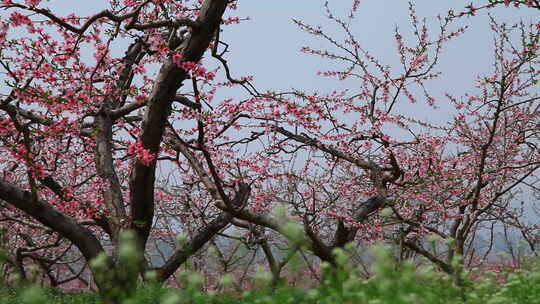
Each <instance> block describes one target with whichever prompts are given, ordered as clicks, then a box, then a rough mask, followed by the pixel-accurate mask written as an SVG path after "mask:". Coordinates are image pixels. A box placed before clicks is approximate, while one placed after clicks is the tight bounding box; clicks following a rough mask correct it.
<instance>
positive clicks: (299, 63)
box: [0, 0, 538, 120]
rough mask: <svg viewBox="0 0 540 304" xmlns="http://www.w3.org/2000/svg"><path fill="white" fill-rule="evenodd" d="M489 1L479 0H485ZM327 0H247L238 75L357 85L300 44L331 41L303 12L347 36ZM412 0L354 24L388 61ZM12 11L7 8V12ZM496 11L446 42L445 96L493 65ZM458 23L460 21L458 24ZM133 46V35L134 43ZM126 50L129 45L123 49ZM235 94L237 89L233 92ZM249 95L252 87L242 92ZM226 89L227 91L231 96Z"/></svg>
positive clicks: (67, 4)
mask: <svg viewBox="0 0 540 304" xmlns="http://www.w3.org/2000/svg"><path fill="white" fill-rule="evenodd" d="M106 2H107V1H106V0H92V1H73V0H46V1H43V2H42V4H41V5H42V6H49V7H50V8H51V9H52V10H53V11H54V12H58V13H59V14H64V15H65V14H68V13H75V14H76V15H91V14H93V13H96V12H98V11H101V10H103V9H104V8H106V6H105V3H106ZM413 2H414V5H415V7H416V10H417V15H418V17H419V18H420V19H421V18H426V20H427V23H428V24H431V25H432V27H431V28H432V29H433V34H436V33H437V27H438V20H437V19H436V16H437V15H442V16H446V14H447V12H448V10H449V9H453V10H454V11H462V10H464V7H465V6H467V5H468V4H469V3H470V2H471V1H470V0H468V1H464V0H436V1H433V0H417V1H413ZM484 2H487V1H476V3H484ZM351 3H352V0H333V1H329V6H330V8H331V9H332V11H333V12H334V13H335V15H337V16H346V15H347V13H348V9H349V7H350V5H351ZM323 4H324V0H273V1H262V0H239V1H238V10H236V11H232V12H230V13H229V14H232V15H236V16H240V17H241V18H249V20H246V21H244V22H241V23H240V24H238V25H231V26H227V27H224V31H223V33H222V34H221V38H222V40H224V41H226V42H227V43H229V44H230V53H229V54H228V58H227V60H228V61H229V64H230V66H231V68H232V72H233V76H242V75H253V76H255V80H254V83H255V84H256V86H257V88H258V89H260V90H261V91H265V90H290V89H292V88H295V89H303V90H306V91H319V92H330V91H332V90H334V89H336V88H338V89H343V88H349V87H351V86H352V87H353V88H354V83H339V82H337V81H335V80H333V79H329V78H323V77H320V76H317V75H316V73H317V72H318V71H321V70H325V69H328V68H329V67H330V68H331V67H332V66H334V65H333V63H332V62H329V61H325V60H323V59H320V58H318V57H315V56H312V55H307V54H303V53H301V52H300V48H301V47H303V46H307V45H309V46H312V47H316V48H322V49H324V48H326V47H328V44H326V43H324V41H322V40H320V39H314V38H313V37H312V36H310V35H309V34H307V33H305V32H302V31H301V30H300V29H299V28H298V27H297V26H296V25H294V23H293V22H292V20H293V18H294V19H299V20H302V21H304V22H305V23H308V24H312V25H320V26H322V27H323V28H325V29H328V30H329V32H330V33H334V32H335V34H336V37H340V35H341V34H342V32H340V31H339V30H337V28H336V27H335V26H334V25H333V24H331V23H330V22H329V21H328V20H327V19H326V18H325V17H324V15H325V11H324V8H323ZM408 6H409V2H408V1H405V0H363V1H362V2H361V5H360V7H359V11H358V13H357V18H356V19H355V21H354V23H353V26H352V29H353V33H354V34H355V36H356V38H357V39H358V40H359V41H360V43H361V44H362V46H363V47H364V48H365V49H367V50H368V51H370V52H371V53H372V54H374V55H376V56H377V57H378V58H380V59H381V61H382V62H383V63H386V64H390V65H396V64H397V63H399V61H398V60H399V59H398V56H397V52H396V44H395V41H394V38H393V37H394V28H395V27H396V26H398V27H399V28H400V30H401V32H402V35H403V36H404V37H405V39H407V38H408V37H409V38H410V37H411V36H410V35H411V34H412V30H411V23H410V21H409V17H408V14H409V11H408ZM490 12H491V13H492V14H493V15H494V16H495V17H496V18H497V19H498V20H507V21H509V22H516V21H519V20H520V18H521V19H523V20H524V21H525V22H528V21H536V22H537V21H538V20H537V19H538V12H537V11H536V10H532V9H521V10H518V9H514V8H504V7H500V8H499V9H494V10H491V11H490ZM2 14H5V13H4V12H0V15H2ZM488 21H489V20H488V16H487V14H486V12H485V11H484V12H481V13H480V14H478V16H475V17H473V18H462V19H461V20H459V22H457V23H456V25H459V26H462V25H469V29H468V30H467V32H466V33H465V35H463V36H461V37H459V38H458V39H457V40H455V41H452V42H450V43H448V44H447V45H446V48H445V49H444V51H443V54H442V55H443V56H442V57H441V60H440V65H439V70H440V71H443V72H444V74H443V77H442V78H441V79H439V80H437V81H434V82H432V83H431V84H430V86H429V88H430V90H431V92H433V93H435V95H436V96H437V95H438V96H441V97H442V96H443V94H444V93H446V92H449V93H452V94H454V95H457V96H461V95H464V94H465V93H467V92H472V91H473V90H474V80H475V78H476V77H477V76H479V75H481V74H485V73H488V72H489V71H490V70H491V66H490V65H491V62H492V58H493V57H492V39H493V35H492V33H491V31H490V29H489V22H488ZM456 27H457V26H456ZM126 46H127V43H126ZM118 51H119V52H121V53H120V54H123V53H124V51H125V48H121V49H119V50H118ZM232 94H235V93H232ZM239 94H241V95H238V96H228V97H238V98H243V97H245V94H243V93H239ZM223 97H225V96H223ZM443 99H444V98H441V99H440V101H441V107H442V108H443V111H438V113H435V116H434V115H433V114H434V113H430V112H425V113H423V112H424V111H423V110H422V109H420V110H419V109H416V108H414V107H411V108H410V109H406V108H405V109H403V110H404V111H416V112H418V113H416V114H418V115H419V117H418V118H426V119H431V120H433V119H435V120H444V119H445V118H446V117H445V116H446V115H445V113H444V107H445V103H447V100H443Z"/></svg>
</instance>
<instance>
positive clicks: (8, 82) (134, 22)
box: [0, 0, 540, 303]
mask: <svg viewBox="0 0 540 304" xmlns="http://www.w3.org/2000/svg"><path fill="white" fill-rule="evenodd" d="M52 2H54V1H42V0H24V1H23V0H3V1H1V2H0V73H1V74H0V75H1V78H0V79H1V80H2V82H1V84H0V231H1V233H0V237H1V238H0V250H2V255H1V261H0V263H1V264H0V265H2V267H1V268H0V270H1V271H2V274H0V280H1V282H0V287H1V286H2V285H6V286H14V285H18V284H22V285H25V284H41V285H43V286H48V287H54V288H59V289H73V288H74V289H84V290H90V291H96V292H98V293H99V295H100V297H101V298H102V301H103V302H104V303H123V302H122V301H123V300H125V299H128V298H129V297H131V296H132V295H133V294H135V293H136V291H137V288H138V286H140V285H141V284H145V283H146V282H149V281H152V282H154V283H157V284H163V285H167V286H174V285H180V287H185V286H187V285H189V284H188V283H186V284H187V285H185V284H183V282H184V280H183V276H182V274H183V273H185V272H187V271H196V272H199V273H200V276H201V278H200V279H201V280H202V283H201V286H202V287H201V288H202V289H204V290H211V291H212V292H214V291H216V290H218V291H222V290H225V289H227V288H226V287H224V284H222V283H220V282H218V281H219V280H218V279H217V278H218V277H220V276H223V277H228V276H230V280H231V281H232V282H231V285H230V286H229V287H228V288H229V289H231V290H236V291H237V292H241V291H244V290H249V289H252V288H255V287H256V286H257V281H258V279H257V278H260V277H261V275H260V273H261V271H263V270H264V271H267V272H268V275H269V278H270V279H269V285H271V286H273V287H277V286H287V285H294V286H313V285H317V284H321V283H323V282H324V281H325V279H324V278H325V277H328V273H329V272H332V271H331V270H332V269H340V268H343V265H344V262H343V255H344V252H346V253H347V255H349V261H348V263H350V267H351V268H353V269H356V270H355V271H358V273H359V275H363V276H365V278H369V277H371V276H372V275H373V273H372V271H371V270H370V264H371V262H370V261H371V259H372V255H371V254H370V253H369V251H368V250H367V248H368V247H370V246H371V245H373V244H375V243H382V244H385V245H386V247H384V248H385V250H386V251H387V252H386V253H385V254H386V255H385V256H386V258H387V259H389V260H391V261H392V262H391V263H392V265H394V266H393V267H394V268H395V269H396V270H397V269H408V268H407V267H410V263H412V264H414V265H424V266H426V265H431V266H432V267H434V269H435V270H436V272H437V273H440V274H441V275H445V276H447V277H448V278H450V281H451V284H452V286H454V287H456V286H457V287H456V288H461V287H462V288H466V286H465V285H466V283H465V280H464V275H463V273H469V272H474V270H478V269H480V271H477V275H479V276H481V273H480V272H482V271H483V270H488V269H492V270H493V269H500V268H501V267H507V268H521V267H523V265H525V264H526V263H525V260H527V259H528V258H534V257H537V255H538V243H539V241H540V230H539V226H538V224H540V222H538V216H537V213H536V211H537V210H539V209H538V208H539V207H540V205H539V199H540V191H539V190H540V183H539V182H540V181H539V172H540V170H539V168H540V149H539V148H538V145H539V144H540V94H539V93H540V92H539V90H538V80H539V77H540V66H538V64H539V63H540V57H539V56H540V50H539V43H540V42H539V39H540V18H538V16H540V15H536V14H538V13H540V1H536V0H529V1H525V0H504V1H499V0H489V1H488V0H485V1H474V2H473V3H471V4H470V5H468V6H463V7H459V8H458V9H455V10H441V11H439V12H438V16H437V15H435V16H420V15H419V13H418V11H417V9H418V8H420V7H421V6H422V4H421V3H420V2H418V3H414V2H411V3H409V5H408V14H407V15H408V27H398V26H396V27H395V30H394V32H393V33H392V34H391V35H387V36H385V37H382V38H384V39H386V40H388V41H391V43H392V45H393V49H392V50H391V52H392V58H393V61H391V62H386V61H385V60H386V59H385V58H386V57H387V56H379V54H378V53H377V52H374V51H372V50H371V47H370V39H369V37H365V36H363V34H362V28H360V27H358V26H356V24H357V23H356V22H357V21H358V19H361V18H362V16H363V14H366V13H369V12H365V11H364V6H365V5H366V4H367V3H368V2H369V1H368V0H366V1H362V2H361V1H360V0H355V1H349V2H350V3H347V11H345V12H342V11H340V12H336V11H335V9H334V6H335V4H336V3H333V1H328V2H326V3H318V2H317V4H314V3H312V4H310V8H309V9H314V8H316V9H318V10H319V11H320V12H321V14H320V19H321V22H323V21H322V20H324V24H325V26H319V25H318V24H312V23H311V22H308V21H305V20H303V19H301V18H294V19H293V20H292V21H291V20H275V22H293V23H294V24H295V25H296V28H297V30H298V31H300V32H303V34H304V35H305V36H306V37H310V39H311V38H313V39H314V40H310V41H317V43H314V44H312V45H304V46H303V47H301V48H300V49H297V48H295V47H289V46H288V45H286V44H282V45H279V46H276V47H279V48H285V49H287V50H290V52H291V54H293V55H292V56H303V57H304V56H311V57H316V58H318V62H320V65H319V67H318V70H319V72H318V73H317V74H318V75H313V78H324V79H325V81H326V82H328V83H335V85H330V86H329V87H332V86H335V89H328V88H315V87H293V86H291V87H290V89H288V90H278V89H275V88H273V84H272V83H268V84H264V83H261V82H258V81H257V79H258V75H262V74H264V70H262V69H259V68H258V67H257V65H254V66H250V69H251V71H250V72H249V74H247V75H242V74H241V73H239V72H237V68H236V67H235V64H238V60H236V61H235V60H231V59H230V56H232V54H233V53H234V52H235V50H237V49H247V50H249V49H250V48H252V47H253V46H254V45H255V44H257V43H259V42H258V40H259V39H260V41H262V40H263V39H264V37H263V36H264V35H263V34H260V35H253V36H252V37H245V41H241V45H238V44H231V43H229V41H228V37H227V34H228V33H230V32H229V31H227V29H228V28H230V27H244V26H246V27H249V23H250V22H251V20H250V19H249V18H247V17H246V16H245V15H244V13H243V11H242V5H243V3H242V2H241V1H235V0H182V1H175V0H123V1H120V0H109V1H104V3H105V2H106V3H105V5H103V7H100V8H99V9H97V7H96V11H97V12H96V13H93V14H91V15H82V14H81V15H79V14H76V13H72V14H64V13H63V10H61V9H60V8H61V7H60V6H59V4H54V3H52ZM74 2H75V1H74ZM338 2H339V1H338ZM364 2H365V3H364ZM96 3H97V2H96ZM97 5H98V4H96V6H97ZM99 5H100V6H101V5H102V3H99ZM340 5H343V3H340ZM387 5H388V6H390V5H391V4H387ZM66 6H70V7H69V9H71V10H72V11H77V8H76V6H77V5H76V3H71V2H69V5H67V4H66ZM493 12H502V14H505V13H506V14H508V15H515V17H513V19H512V20H513V21H512V22H513V23H509V22H508V21H506V20H504V21H503V20H499V19H498V17H497V16H496V14H494V13H493ZM481 15H484V16H488V17H487V18H486V20H487V21H486V22H487V24H484V26H486V27H489V29H490V32H486V33H488V34H489V35H490V40H489V41H491V44H490V45H489V50H490V53H489V54H485V57H489V58H490V59H489V60H490V62H491V64H490V66H489V67H487V68H486V69H485V70H482V71H476V72H475V75H474V77H475V78H474V79H475V80H474V82H471V83H470V85H469V88H468V89H467V91H456V90H454V89H453V86H452V84H448V83H447V84H446V86H445V88H444V91H440V90H433V89H432V88H433V84H437V83H438V84H439V85H440V83H444V81H445V77H446V72H445V70H444V69H441V61H443V60H444V58H445V56H448V55H449V53H451V52H449V51H447V48H448V46H451V45H452V44H453V43H455V42H456V41H459V40H460V39H463V38H464V37H467V35H468V34H469V33H468V32H469V31H471V30H473V28H472V25H471V24H474V25H477V23H473V21H474V20H476V19H477V18H479V17H480V16H481ZM531 15H532V16H535V17H533V18H536V20H532V21H531V20H529V19H531V18H528V17H521V18H520V16H531ZM424 17H425V18H424ZM388 22H393V21H392V20H388ZM434 24H435V26H434ZM268 26H269V27H271V26H272V25H268ZM486 35H487V34H486ZM382 38H380V39H382ZM295 52H296V53H295ZM383 57H384V58H383ZM267 60H270V61H272V62H275V64H278V63H279V62H280V60H281V58H279V57H277V58H261V62H262V61H267ZM456 64H457V63H456ZM290 68H291V69H293V68H294V67H290ZM283 73H284V74H286V73H287V71H283ZM233 91H234V94H233V93H231V92H233ZM421 113H424V114H425V113H430V114H428V115H431V116H433V117H437V119H435V120H430V119H425V117H426V115H421ZM497 236H502V238H503V240H504V246H505V249H504V251H505V252H506V253H507V254H506V255H505V256H504V257H503V256H497V255H496V251H498V250H497V249H496V247H500V246H499V245H500V244H499V243H501V241H500V240H499V241H497V240H498V237H497ZM499 239H500V238H499ZM517 243H519V244H521V245H519V246H518V245H516V244H517ZM320 266H321V267H320ZM321 269H322V270H321ZM324 269H326V270H325V271H323V270H324ZM328 269H330V270H328ZM325 272H326V276H325V274H324V273H325ZM479 273H480V274H479ZM295 274H296V276H295ZM330 276H332V275H330ZM333 276H334V280H338V281H339V278H336V276H339V274H336V273H334V274H333ZM188 281H189V280H188ZM171 301H172V300H171ZM171 303H172V302H171Z"/></svg>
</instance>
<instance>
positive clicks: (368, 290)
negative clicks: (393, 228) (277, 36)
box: [0, 247, 540, 304]
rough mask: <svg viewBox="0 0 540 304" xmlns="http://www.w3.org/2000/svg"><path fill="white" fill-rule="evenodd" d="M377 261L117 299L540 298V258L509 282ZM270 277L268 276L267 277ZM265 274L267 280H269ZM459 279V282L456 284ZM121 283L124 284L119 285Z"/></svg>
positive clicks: (84, 300) (3, 293)
mask: <svg viewBox="0 0 540 304" xmlns="http://www.w3.org/2000/svg"><path fill="white" fill-rule="evenodd" d="M373 253H374V256H375V257H376V262H375V263H374V265H373V273H374V276H373V277H371V278H370V279H368V280H365V279H361V278H360V277H359V275H358V274H357V273H355V271H354V270H353V271H345V270H346V269H351V268H352V267H349V266H348V265H347V264H348V260H347V258H346V256H345V254H344V252H336V256H337V257H338V259H337V260H338V264H339V265H338V267H337V269H335V268H331V267H329V266H328V265H324V264H323V266H322V267H323V268H322V269H321V270H322V272H323V282H322V283H321V285H320V286H318V287H316V288H312V289H299V288H290V287H281V288H278V289H276V290H272V289H271V288H269V287H268V286H269V283H270V281H269V276H264V275H262V276H259V278H258V281H257V282H256V283H257V286H259V288H257V289H253V290H248V291H245V292H243V293H241V294H239V293H214V292H202V291H201V288H200V284H201V283H202V278H201V276H200V275H197V274H192V275H187V274H184V275H182V276H181V277H182V278H181V280H182V282H183V283H184V284H186V285H185V286H187V287H186V288H185V289H182V290H179V289H171V288H164V287H160V286H155V285H147V286H145V287H139V288H137V289H136V291H135V293H134V294H128V297H127V298H125V299H124V300H123V302H122V303H118V304H184V303H185V304H188V303H189V304H207V303H208V304H212V303H213V304H229V303H230V304H233V303H246V304H247V303H249V304H286V303H291V304H303V303H313V304H340V303H359V304H360V303H366V304H385V303H388V304H408V303H410V304H437V303H440V304H443V303H444V304H465V303H467V304H503V303H504V304H529V303H530V304H536V303H538V304H540V263H538V262H535V263H531V265H530V266H528V267H527V270H517V271H514V272H512V273H508V274H507V277H506V280H505V282H501V281H500V280H496V279H495V275H494V274H490V273H484V274H483V275H482V276H481V278H480V279H475V280H474V281H472V280H470V279H469V275H468V274H467V273H466V272H464V273H461V274H460V276H459V280H456V277H453V276H448V275H445V274H443V273H441V272H438V271H435V270H434V269H433V268H430V267H416V266H414V265H413V264H412V263H405V264H403V265H401V266H400V267H399V270H397V269H398V267H397V266H396V264H395V263H394V261H393V260H392V259H391V258H390V256H389V254H388V250H386V249H385V248H384V247H378V248H375V250H374V251H373ZM265 278H266V279H265ZM265 280H266V281H265ZM455 282H460V285H459V286H457V285H456V283H455ZM118 287H119V288H121V287H120V286H118ZM0 303H1V304H49V303H50V304H99V303H100V300H99V297H98V296H97V295H96V294H90V293H81V294H69V295H66V294H61V293H59V292H57V291H54V290H50V289H49V290H47V289H39V288H38V287H29V288H19V289H16V290H14V289H0Z"/></svg>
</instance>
